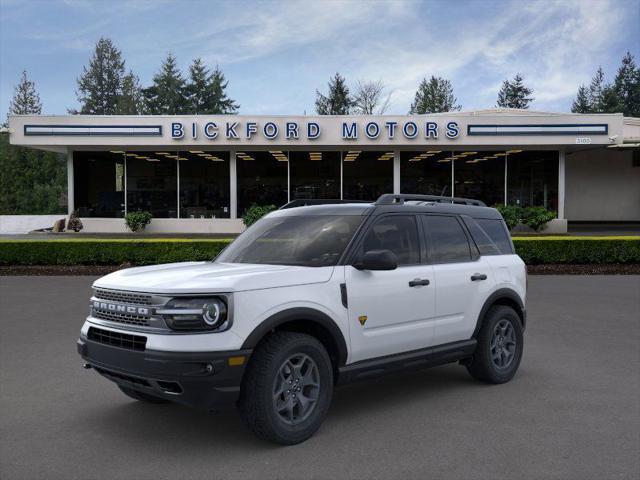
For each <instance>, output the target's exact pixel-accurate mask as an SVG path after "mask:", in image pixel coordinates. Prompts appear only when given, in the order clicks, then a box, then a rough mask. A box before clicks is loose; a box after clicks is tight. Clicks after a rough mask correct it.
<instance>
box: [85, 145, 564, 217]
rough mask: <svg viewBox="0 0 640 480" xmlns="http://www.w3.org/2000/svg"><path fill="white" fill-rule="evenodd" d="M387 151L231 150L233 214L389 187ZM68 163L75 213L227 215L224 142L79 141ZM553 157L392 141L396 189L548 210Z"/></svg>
mask: <svg viewBox="0 0 640 480" xmlns="http://www.w3.org/2000/svg"><path fill="white" fill-rule="evenodd" d="M393 159H394V153H393V151H391V150H380V151H366V150H345V151H339V150H335V151H280V150H273V151H240V152H236V179H235V180H236V188H237V199H236V201H237V217H238V218H240V217H242V215H243V214H244V212H245V211H246V210H247V209H248V208H249V207H250V206H251V205H253V204H257V205H275V206H276V207H279V206H281V205H284V204H285V203H287V201H289V200H294V199H339V198H343V199H348V200H371V201H373V200H375V199H377V198H378V197H379V196H380V195H382V194H383V193H392V192H393V185H394V160H393ZM73 164H74V192H75V208H76V209H77V210H79V212H80V216H81V217H106V218H108V217H111V218H122V217H123V216H124V214H125V213H126V212H127V211H137V210H146V211H149V212H151V214H152V215H153V217H155V218H178V217H179V218H192V219H196V218H202V219H213V218H231V205H232V198H231V178H230V176H231V162H230V153H229V152H213V151H201V150H190V151H171V150H166V151H163V152H152V151H133V152H131V151H126V152H125V151H116V150H114V151H110V152H88V151H79V152H74V157H73ZM558 164H559V154H558V152H557V151H551V150H547V151H545V150H525V151H523V150H478V151H475V150H437V149H435V148H431V149H428V148H425V149H424V150H416V151H402V152H400V192H402V193H415V194H427V195H441V196H452V195H453V196H457V197H467V198H475V199H479V200H482V201H484V202H485V203H486V204H487V205H495V204H498V203H505V202H506V203H508V204H515V205H520V206H523V207H527V206H544V207H546V208H548V209H550V210H556V211H557V208H558ZM505 185H506V191H505Z"/></svg>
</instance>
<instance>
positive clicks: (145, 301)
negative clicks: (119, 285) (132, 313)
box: [93, 288, 151, 305]
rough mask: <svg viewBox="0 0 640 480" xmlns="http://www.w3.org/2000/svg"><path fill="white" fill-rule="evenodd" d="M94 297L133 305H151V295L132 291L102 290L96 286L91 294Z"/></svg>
mask: <svg viewBox="0 0 640 480" xmlns="http://www.w3.org/2000/svg"><path fill="white" fill-rule="evenodd" d="M93 296H94V297H95V298H99V299H101V300H109V301H112V302H119V303H130V304H133V305H151V295H148V294H145V293H134V292H118V291H114V290H102V289H100V288H96V289H95V292H94V294H93Z"/></svg>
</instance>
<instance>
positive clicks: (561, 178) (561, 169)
mask: <svg viewBox="0 0 640 480" xmlns="http://www.w3.org/2000/svg"><path fill="white" fill-rule="evenodd" d="M564 184H565V150H564V148H563V149H561V150H560V152H559V157H558V219H559V220H564V219H565V218H564V196H565V190H564Z"/></svg>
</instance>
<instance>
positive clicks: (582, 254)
mask: <svg viewBox="0 0 640 480" xmlns="http://www.w3.org/2000/svg"><path fill="white" fill-rule="evenodd" d="M513 244H514V246H515V248H516V253H517V254H518V255H520V257H521V258H522V260H524V262H525V263H526V264H527V265H539V264H545V263H564V264H582V265H589V264H603V263H640V237H517V238H514V239H513Z"/></svg>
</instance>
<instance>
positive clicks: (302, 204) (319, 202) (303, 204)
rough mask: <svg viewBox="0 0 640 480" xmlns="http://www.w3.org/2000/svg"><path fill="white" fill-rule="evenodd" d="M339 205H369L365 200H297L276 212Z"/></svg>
mask: <svg viewBox="0 0 640 480" xmlns="http://www.w3.org/2000/svg"><path fill="white" fill-rule="evenodd" d="M341 203H371V202H370V201H367V200H340V199H331V198H298V199H296V200H291V201H290V202H288V203H285V204H284V205H282V206H281V207H280V208H279V209H278V210H286V209H287V208H295V207H307V206H310V205H336V204H341Z"/></svg>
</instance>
